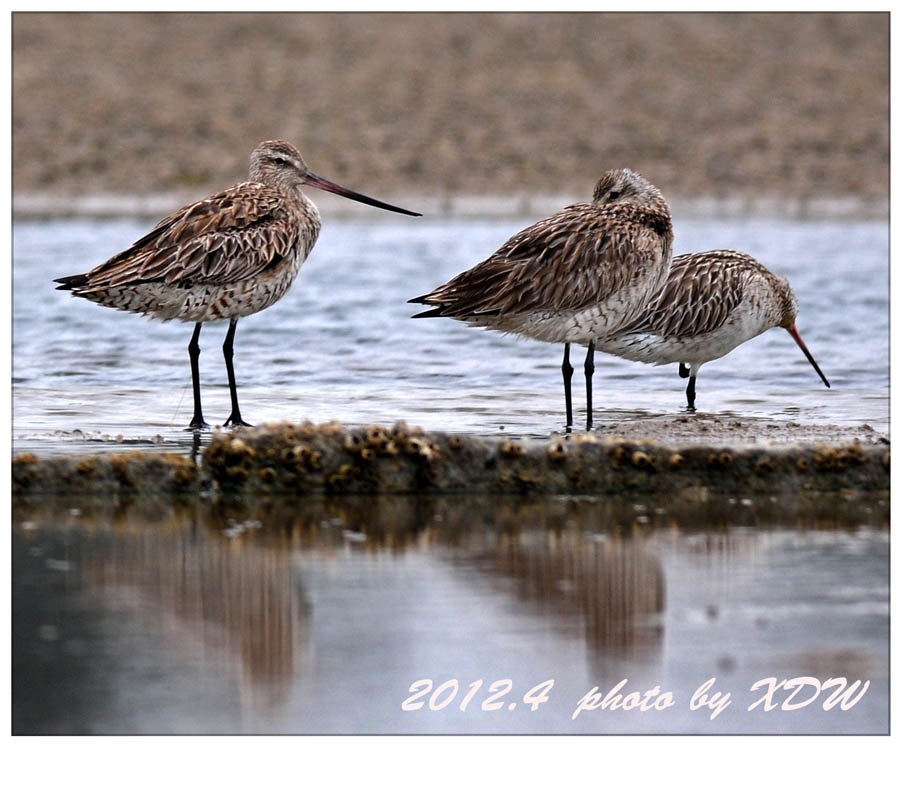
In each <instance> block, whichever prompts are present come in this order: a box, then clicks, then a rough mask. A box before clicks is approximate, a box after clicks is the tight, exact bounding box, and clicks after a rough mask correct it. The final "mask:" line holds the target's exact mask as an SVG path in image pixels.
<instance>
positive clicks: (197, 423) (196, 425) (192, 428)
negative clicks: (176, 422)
mask: <svg viewBox="0 0 900 802" xmlns="http://www.w3.org/2000/svg"><path fill="white" fill-rule="evenodd" d="M208 428H209V424H208V423H207V422H206V421H205V420H203V418H198V417H197V416H196V415H195V416H194V417H193V418H191V422H190V423H189V424H188V427H187V429H185V431H186V432H199V431H202V430H204V429H208Z"/></svg>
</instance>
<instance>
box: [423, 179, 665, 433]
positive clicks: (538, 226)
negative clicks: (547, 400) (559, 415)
mask: <svg viewBox="0 0 900 802" xmlns="http://www.w3.org/2000/svg"><path fill="white" fill-rule="evenodd" d="M671 258H672V220H671V216H670V214H669V205H668V204H667V203H666V200H665V198H663V196H662V193H661V192H660V191H659V190H658V189H657V188H656V187H655V186H653V185H652V184H651V183H650V182H648V181H647V180H646V179H644V178H643V177H641V176H640V175H638V174H637V173H636V172H634V171H633V170H628V169H620V170H610V171H609V172H607V173H604V174H603V176H602V177H601V178H600V180H599V181H598V182H597V185H596V187H595V188H594V196H593V200H592V201H591V203H577V204H574V205H573V206H567V207H566V208H565V209H563V210H562V211H560V212H557V213H556V214H554V215H553V216H551V217H548V218H547V219H546V220H541V221H540V222H538V223H535V224H534V225H532V226H529V227H528V228H526V229H525V230H524V231H520V232H519V233H518V234H516V235H515V236H514V237H512V238H511V239H510V240H508V241H507V242H506V243H505V244H504V245H503V246H502V247H501V248H500V249H499V250H497V252H496V253H494V254H493V255H492V256H489V257H488V258H487V259H485V260H484V261H483V262H481V263H480V264H478V265H476V266H475V267H473V268H472V269H471V270H467V271H465V272H464V273H460V274H459V275H458V276H456V278H453V279H451V280H450V281H448V282H447V283H446V284H442V285H441V286H440V287H437V288H436V289H434V290H432V291H431V292H429V293H426V294H425V295H421V296H419V297H418V298H413V299H412V300H411V301H410V303H422V304H429V305H431V306H433V307H434V308H433V309H429V310H428V311H426V312H420V313H419V314H417V315H413V317H452V318H456V319H457V320H461V321H463V322H464V323H467V324H469V325H470V326H482V327H484V328H487V329H494V330H496V331H502V332H504V333H511V334H516V335H519V336H523V337H531V338H533V339H536V340H543V341H545V342H553V343H565V351H564V354H563V364H562V374H563V388H564V391H565V396H566V430H567V431H569V430H571V428H572V384H571V379H572V372H573V371H572V365H571V364H570V363H569V346H570V344H571V343H580V344H581V345H586V346H587V349H588V352H587V357H586V359H585V362H584V374H585V381H586V392H587V428H588V429H590V428H591V425H592V423H593V411H592V387H591V382H592V376H593V372H594V343H595V342H596V341H597V340H598V339H601V338H603V337H606V336H608V335H610V334H612V333H613V332H615V331H618V330H619V329H621V328H623V327H624V326H627V325H628V324H629V323H630V322H631V321H632V320H633V319H634V318H635V317H637V316H638V315H640V314H641V313H642V312H643V311H644V309H645V308H646V306H647V303H648V302H649V300H650V299H651V298H652V297H653V296H654V295H655V294H656V292H657V291H658V290H659V289H660V287H661V286H662V285H663V283H664V281H665V278H666V273H667V271H668V268H669V262H670V260H671Z"/></svg>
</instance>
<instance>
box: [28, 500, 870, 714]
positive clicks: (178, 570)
mask: <svg viewBox="0 0 900 802" xmlns="http://www.w3.org/2000/svg"><path fill="white" fill-rule="evenodd" d="M887 515H888V513H887V508H886V506H885V505H883V504H880V503H879V502H878V501H877V500H871V499H863V500H860V499H856V500H846V501H840V500H837V501H834V500H832V501H831V502H830V503H829V504H827V505H826V504H822V503H821V502H817V501H792V502H784V501H778V502H777V503H774V502H773V503H759V502H757V503H754V504H745V503H742V502H741V500H740V499H727V498H725V499H718V500H714V501H707V502H695V503H691V504H685V503H682V504H676V503H667V504H666V506H665V507H663V506H659V507H654V506H652V504H648V502H647V500H646V499H643V500H634V501H633V502H632V501H627V500H624V501H623V500H622V499H618V500H595V499H578V498H557V499H549V500H546V499H545V500H521V499H471V498H465V499H454V498H443V499H424V498H404V497H387V498H384V497H381V498H350V499H341V500H328V499H317V500H311V499H290V500H265V501H258V502H249V501H248V502H245V503H239V504H234V503H228V504H226V503H203V502H201V501H199V500H188V501H182V502H178V503H175V504H171V503H169V502H166V501H162V500H146V499H145V500H140V501H135V502H133V503H127V502H120V503H110V502H108V501H106V500H100V499H94V500H84V499H80V500H78V501H77V502H75V501H72V500H66V499H53V500H45V501H41V502H40V503H38V502H19V503H16V505H15V506H14V516H13V517H14V540H13V543H14V563H13V567H14V615H15V619H16V624H15V627H14V657H15V661H14V662H15V665H14V729H15V730H16V731H19V732H40V731H63V732H72V731H200V732H202V731H231V732H235V731H291V732H304V731H306V732H318V731H333V728H334V727H337V728H338V729H339V730H341V731H348V729H349V731H409V729H410V727H411V726H412V729H413V730H415V729H416V728H417V727H419V726H421V723H414V722H413V721H412V720H411V719H408V718H407V719H398V720H394V718H392V717H393V716H394V715H395V713H396V709H397V704H398V703H399V701H400V700H401V699H402V691H404V690H405V688H406V686H407V685H408V684H409V682H410V681H411V680H412V679H414V678H415V674H416V671H415V670H414V669H413V668H412V664H415V663H416V662H417V660H416V659H415V655H416V653H417V650H419V651H421V650H423V649H424V650H425V651H429V650H431V651H433V652H434V654H435V655H439V656H440V658H439V659H438V660H433V659H432V658H429V659H421V660H419V661H420V662H422V663H423V665H427V664H429V663H430V662H434V663H435V664H437V663H439V662H440V661H444V662H447V663H449V664H450V665H452V664H453V661H454V659H459V660H463V658H466V659H469V658H468V657H467V651H466V647H464V646H462V645H461V643H460V642H458V639H460V638H461V639H462V643H465V640H466V633H467V631H475V630H478V629H479V628H481V629H483V630H484V632H485V633H486V634H487V635H488V636H490V637H494V638H496V639H497V641H498V642H497V646H496V648H497V651H498V655H499V654H501V653H502V651H503V647H501V645H500V641H501V640H502V639H504V638H511V635H510V632H514V633H515V642H516V643H520V644H524V645H527V646H530V647H532V648H534V649H536V650H542V649H544V650H546V649H553V648H556V649H562V650H564V651H563V652H560V654H562V653H565V650H569V651H572V653H573V654H575V653H578V652H580V653H581V654H582V655H583V658H584V663H583V664H580V665H579V664H572V665H571V666H569V662H570V661H569V659H568V658H567V659H566V661H565V665H566V668H565V671H563V667H562V666H560V665H556V666H555V667H554V671H555V673H556V674H557V675H563V674H565V672H569V673H570V674H571V675H572V676H573V677H578V678H581V677H584V681H585V682H590V683H593V682H598V681H605V680H607V679H609V680H614V679H616V678H618V677H622V676H629V675H631V674H634V673H635V672H636V673H638V674H640V673H642V672H643V673H646V674H652V673H653V671H657V672H659V670H660V667H661V666H665V664H666V655H665V653H664V652H665V650H664V648H663V647H664V645H665V644H666V643H667V642H668V648H669V649H670V650H671V648H672V643H671V641H672V639H673V637H676V636H675V635H673V633H672V632H667V624H666V622H667V620H672V619H673V616H674V617H675V619H677V616H678V615H680V607H681V602H680V601H677V600H678V596H679V593H678V592H676V593H675V594H674V598H675V599H676V603H675V604H674V606H675V608H676V609H674V610H673V609H670V608H672V607H673V601H672V599H673V594H672V593H671V592H670V589H669V588H667V581H668V583H669V584H671V582H673V581H674V582H675V583H676V585H682V584H683V576H682V575H681V574H683V572H681V574H679V571H677V570H675V568H673V562H672V561H673V559H674V560H675V561H676V564H677V561H679V560H684V559H687V560H688V561H690V562H691V563H692V564H693V565H694V567H695V568H694V571H695V573H697V570H696V567H697V566H699V569H700V570H699V573H698V576H699V577H700V580H701V581H702V578H703V576H704V572H709V571H712V572H716V571H719V572H721V571H722V570H725V571H728V570H729V566H738V567H740V570H744V567H745V566H746V564H748V562H749V563H751V564H752V563H753V562H755V561H756V560H758V559H759V555H760V553H761V552H764V551H765V550H766V549H768V548H781V547H782V546H783V545H784V544H783V542H782V539H779V537H778V533H779V532H780V533H788V534H789V535H790V537H791V538H793V540H794V541H795V540H796V539H797V537H802V536H801V535H799V534H798V533H803V532H808V531H811V530H816V531H820V532H828V531H830V530H834V531H839V532H841V533H842V535H841V536H842V537H846V534H847V533H852V532H853V531H856V530H858V531H860V532H878V531H886V527H887ZM792 542H793V541H792ZM670 574H672V575H673V576H670ZM773 579H774V578H773ZM694 581H697V576H695V577H694ZM682 595H683V594H682ZM725 601H727V599H726V600H725ZM720 603H721V601H720V600H717V601H715V603H713V604H710V605H707V607H706V608H705V609H706V615H707V617H708V618H710V619H714V618H715V617H716V616H717V615H718V613H717V610H718V605H719V604H720ZM73 605H74V606H75V607H77V608H78V609H79V610H81V615H80V616H79V617H76V618H73V616H72V610H73V609H74V608H75V607H73ZM428 609H435V610H437V611H438V612H437V613H436V615H438V616H439V617H440V620H433V619H429V615H428V613H427V610H428ZM101 620H102V621H107V620H111V622H112V623H108V624H106V625H104V626H105V627H106V630H105V631H104V633H102V634H101V633H99V632H98V631H97V629H96V626H95V624H96V622H97V621H101ZM122 621H127V622H128V624H129V626H130V627H132V628H134V627H136V628H137V631H138V633H139V634H137V635H129V636H126V635H123V634H122V631H120V630H119V629H117V627H119V626H120V625H121V623H122ZM454 626H455V627H457V628H458V631H456V632H453V631H451V629H452V628H453V627H454ZM355 627H356V628H357V629H358V631H357V629H354V628H355ZM110 632H112V634H110ZM391 642H396V648H395V649H394V652H395V653H396V655H406V658H407V662H406V664H404V666H405V667H399V668H398V666H395V665H392V664H391V660H392V659H398V660H399V658H397V657H396V655H391V656H384V655H381V656H379V657H378V658H377V660H378V662H377V663H376V665H377V666H378V669H379V670H380V671H382V672H383V675H382V676H381V677H380V679H381V680H382V682H381V684H380V685H379V686H378V687H379V691H377V692H375V694H374V696H371V695H370V697H367V701H366V703H367V704H368V705H369V709H370V711H372V712H373V713H378V711H380V715H375V716H373V717H372V718H371V720H370V719H366V720H365V721H359V722H357V723H356V724H347V719H346V718H345V717H343V716H341V717H339V719H338V723H335V722H334V721H332V720H331V719H330V718H329V716H330V715H331V716H334V715H337V713H336V712H335V711H334V710H330V712H328V713H326V712H324V711H323V710H321V709H319V707H318V706H317V705H318V703H319V702H318V701H317V700H318V697H319V694H322V697H323V699H324V698H325V697H327V692H326V691H325V690H323V686H324V685H328V684H329V683H331V684H332V685H333V684H334V683H335V682H337V683H339V684H342V683H344V682H345V681H346V682H348V683H352V684H353V685H354V687H355V686H356V685H358V684H359V683H360V682H362V681H364V680H367V679H368V678H369V675H370V672H371V666H368V664H367V661H368V660H372V659H373V658H372V655H371V654H368V653H370V652H372V653H377V652H378V650H381V649H384V647H385V645H386V644H387V643H391ZM48 644H49V646H48ZM73 644H75V645H74V646H73ZM79 644H80V645H79ZM50 646H52V649H51V650H50V651H48V648H50ZM479 648H481V649H482V650H485V649H486V650H487V651H486V652H485V654H488V655H489V657H490V659H489V660H488V662H492V661H494V660H495V659H496V660H499V659H500V658H499V657H498V656H497V655H494V654H491V653H490V649H491V646H486V647H485V646H482V647H479ZM53 649H55V650H56V651H55V652H54V651H53ZM169 652H171V653H172V654H171V655H169ZM166 655H168V656H166ZM410 655H412V657H410ZM739 659H740V658H739ZM54 660H61V661H62V662H61V663H58V664H57V667H59V666H61V665H63V664H65V665H70V664H71V665H70V669H71V670H66V671H64V672H63V673H62V675H61V676H57V677H56V679H55V682H56V683H57V686H58V688H57V692H56V693H55V695H54V696H53V698H52V701H50V702H48V701H47V697H45V696H44V695H42V693H41V692H40V685H39V684H37V685H36V684H35V677H40V676H46V675H47V670H48V665H52V664H53V662H54ZM99 662H102V663H103V664H104V666H105V668H104V669H103V670H102V671H95V670H93V668H94V667H96V665H97V664H98V663H99ZM501 662H502V661H501ZM875 664H876V665H877V664H878V660H876V661H875ZM148 665H149V666H150V668H149V669H148ZM148 670H150V671H152V672H156V673H157V674H158V675H160V681H163V680H165V682H169V683H171V682H172V681H173V677H172V676H170V675H169V672H171V674H173V675H175V676H174V680H177V683H176V684H178V686H179V688H180V690H177V691H172V690H171V689H170V690H169V691H167V692H168V693H174V698H172V699H170V700H169V702H168V703H167V704H169V705H172V706H179V705H180V707H179V708H178V709H177V710H175V709H171V708H170V709H166V708H165V705H163V708H164V709H166V715H165V716H162V714H161V712H160V710H159V709H154V710H148V709H146V708H147V707H150V706H152V705H157V707H158V700H157V701H154V699H153V694H151V693H149V692H147V699H143V700H142V699H141V694H142V693H143V692H144V691H142V684H141V683H142V682H143V681H144V680H142V679H141V677H142V676H143V675H142V674H141V672H147V671H148ZM335 672H337V673H335ZM482 672H483V669H482ZM623 672H625V673H623ZM344 675H346V676H344ZM103 676H105V677H107V678H108V681H109V682H110V683H111V684H112V685H113V686H118V687H119V689H120V690H119V695H120V696H121V689H122V688H123V687H125V688H127V692H128V695H129V698H130V699H131V701H130V702H127V703H126V702H122V701H120V702H117V703H116V704H121V705H126V704H128V705H130V707H129V708H128V716H127V717H126V719H125V720H123V718H122V716H123V713H122V710H121V709H120V708H118V707H116V706H115V705H112V707H109V706H110V704H111V703H110V701H109V698H110V693H109V689H108V688H107V689H106V690H105V691H104V692H103V693H100V692H98V694H97V698H94V696H92V694H91V693H90V691H89V689H88V688H86V685H88V686H89V685H90V683H89V682H88V680H87V678H88V677H93V679H92V680H91V682H92V683H95V684H96V683H98V682H100V681H101V680H100V677H103ZM496 678H498V677H492V678H491V679H496ZM485 679H487V677H485ZM563 679H565V677H563V676H561V681H562V680H563ZM461 681H462V678H461ZM67 686H68V691H69V693H68V694H67V693H66V692H65V689H66V687H67ZM60 687H61V688H62V690H61V691H60V689H59V688H60ZM588 687H589V686H588ZM389 688H390V691H389V692H388V689H389ZM198 689H203V693H199V692H198ZM235 692H236V693H237V698H238V700H239V701H238V703H237V709H236V710H235V711H234V712H233V714H228V713H223V699H225V698H229V699H230V700H231V701H230V702H229V704H234V701H233V695H234V694H235ZM369 692H370V694H371V689H370V691H369ZM379 693H380V694H381V695H380V697H379V696H378V694H379ZM113 696H115V695H114V694H113ZM339 696H341V695H340V694H339ZM101 697H102V698H101ZM75 698H78V699H79V704H81V705H82V706H83V709H81V711H80V713H79V715H78V716H75V717H74V718H72V711H71V707H72V706H73V705H74V704H75V703H74V701H73V700H74V699H75ZM342 699H343V703H344V704H350V700H349V699H347V698H346V693H345V694H344V695H343V697H342ZM322 704H323V705H324V702H322ZM107 707H109V709H107ZM227 707H228V706H227V705H225V708H226V709H227ZM386 711H389V713H388V712H386ZM344 713H346V711H344ZM223 716H224V718H222V717H223ZM447 720H450V719H447ZM473 721H474V719H473ZM457 726H461V725H457ZM529 726H534V724H533V722H531V723H530V724H529ZM512 731H517V729H516V727H515V726H514V727H513V728H512ZM563 731H564V730H563Z"/></svg>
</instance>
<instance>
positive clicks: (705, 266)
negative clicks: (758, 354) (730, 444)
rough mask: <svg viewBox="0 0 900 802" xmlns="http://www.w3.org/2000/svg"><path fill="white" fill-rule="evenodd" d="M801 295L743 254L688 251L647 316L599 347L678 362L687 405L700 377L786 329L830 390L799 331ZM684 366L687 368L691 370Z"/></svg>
mask: <svg viewBox="0 0 900 802" xmlns="http://www.w3.org/2000/svg"><path fill="white" fill-rule="evenodd" d="M796 321H797V298H796V296H795V295H794V291H793V290H792V289H791V285H790V284H788V281H787V279H786V278H783V277H782V276H776V275H775V274H774V273H771V272H769V271H768V270H767V269H766V268H765V267H763V266H762V265H761V264H760V263H759V262H757V261H756V259H754V258H753V257H752V256H748V255H747V254H745V253H739V252H738V251H706V252H704V253H686V254H682V255H681V256H676V257H675V258H674V259H673V260H672V266H671V268H670V270H669V277H668V279H667V281H666V284H665V286H664V287H663V288H662V289H661V290H660V292H659V294H658V295H657V296H656V298H655V299H654V300H653V302H652V304H651V306H650V307H649V309H648V310H647V313H646V314H645V315H644V316H642V317H641V318H639V319H638V320H636V321H634V322H633V323H631V324H630V325H628V326H627V327H625V328H624V329H623V330H621V331H619V332H617V333H616V334H614V335H613V336H612V337H608V338H606V339H603V340H600V341H598V342H597V349H598V350H600V351H603V352H604V353H608V354H615V355H616V356H621V357H624V358H625V359H630V360H632V361H635V362H652V363H653V364H656V365H665V364H668V363H670V362H678V363H679V366H678V374H679V376H681V378H682V379H686V378H688V377H689V376H690V380H689V381H688V385H687V402H688V408H689V409H694V400H695V399H696V397H697V394H696V384H697V372H698V371H699V370H700V367H701V365H703V364H704V363H705V362H711V361H712V360H714V359H718V358H719V357H722V356H725V354H727V353H729V352H730V351H732V350H734V349H735V348H737V347H738V346H739V345H740V344H741V343H745V342H747V340H750V339H752V338H754V337H756V336H758V335H760V334H762V333H763V332H764V331H768V330H769V329H771V328H775V327H776V326H781V327H782V328H785V329H787V330H788V332H789V333H790V335H791V336H792V337H793V338H794V340H796V342H797V345H799V346H800V349H801V350H802V351H803V353H804V354H805V355H806V358H807V359H808V360H809V362H810V364H811V365H812V366H813V367H814V368H815V369H816V373H818V374H819V377H820V378H821V379H822V381H823V382H825V386H826V387H831V385H830V384H829V383H828V379H826V378H825V374H823V373H822V371H821V370H820V369H819V366H818V365H817V364H816V360H815V359H813V357H812V354H811V353H810V352H809V349H808V348H807V347H806V344H805V343H804V342H803V340H802V339H801V338H800V334H799V332H798V331H797V322H796ZM686 365H690V370H688V369H687V367H686Z"/></svg>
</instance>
